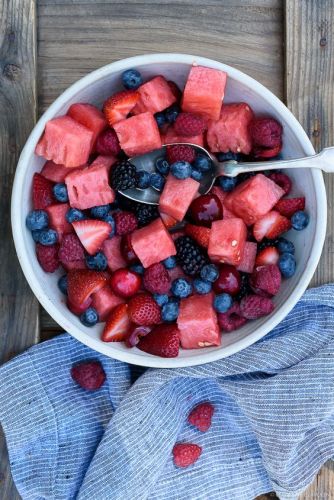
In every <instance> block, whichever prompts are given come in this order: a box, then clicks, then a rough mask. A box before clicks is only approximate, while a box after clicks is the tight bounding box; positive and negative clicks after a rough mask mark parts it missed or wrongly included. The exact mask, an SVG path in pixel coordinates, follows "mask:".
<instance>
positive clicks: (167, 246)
mask: <svg viewBox="0 0 334 500" xmlns="http://www.w3.org/2000/svg"><path fill="white" fill-rule="evenodd" d="M131 243H132V246H133V249H134V251H135V254H136V255H137V257H138V259H139V260H140V262H141V263H142V264H143V266H144V267H149V266H150V265H152V264H156V263H157V262H160V261H162V260H164V259H167V257H170V256H171V255H176V248H175V245H174V242H173V240H172V238H171V236H170V234H169V232H168V231H167V229H166V228H165V225H164V224H163V222H162V220H161V219H160V218H159V219H156V220H154V221H153V222H151V223H150V224H149V225H148V226H145V227H143V228H141V229H137V230H136V231H134V232H133V233H132V236H131Z"/></svg>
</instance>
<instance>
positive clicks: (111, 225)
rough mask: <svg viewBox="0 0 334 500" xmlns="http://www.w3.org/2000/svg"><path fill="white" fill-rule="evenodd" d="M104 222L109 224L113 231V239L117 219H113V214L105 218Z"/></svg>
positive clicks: (110, 235) (110, 236) (111, 232)
mask: <svg viewBox="0 0 334 500" xmlns="http://www.w3.org/2000/svg"><path fill="white" fill-rule="evenodd" d="M103 220H104V222H108V224H109V225H110V227H111V231H110V234H109V238H112V237H113V236H114V234H115V219H114V218H113V216H112V215H111V214H108V215H106V216H105V217H104V218H103Z"/></svg>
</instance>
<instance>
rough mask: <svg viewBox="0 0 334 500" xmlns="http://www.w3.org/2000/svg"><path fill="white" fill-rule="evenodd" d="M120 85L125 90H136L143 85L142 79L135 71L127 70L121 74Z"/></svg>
mask: <svg viewBox="0 0 334 500" xmlns="http://www.w3.org/2000/svg"><path fill="white" fill-rule="evenodd" d="M122 83H123V85H124V87H125V88H126V89H137V88H138V87H139V86H140V85H141V84H142V83H143V77H142V76H141V74H140V73H139V71H138V70H136V69H127V70H126V71H124V72H123V73H122Z"/></svg>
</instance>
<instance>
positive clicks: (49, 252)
mask: <svg viewBox="0 0 334 500" xmlns="http://www.w3.org/2000/svg"><path fill="white" fill-rule="evenodd" d="M58 249H59V245H51V246H44V245H40V244H39V243H37V244H36V254H37V260H38V262H39V263H40V266H41V268H42V269H43V271H45V272H46V273H54V272H55V271H56V269H58V267H59V259H58Z"/></svg>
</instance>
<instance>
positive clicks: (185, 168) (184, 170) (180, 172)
mask: <svg viewBox="0 0 334 500" xmlns="http://www.w3.org/2000/svg"><path fill="white" fill-rule="evenodd" d="M170 171H171V173H172V174H173V175H174V177H176V178H177V179H187V178H188V177H190V176H191V165H190V163H189V162H187V161H176V162H175V163H173V164H172V165H171V167H170Z"/></svg>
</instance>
